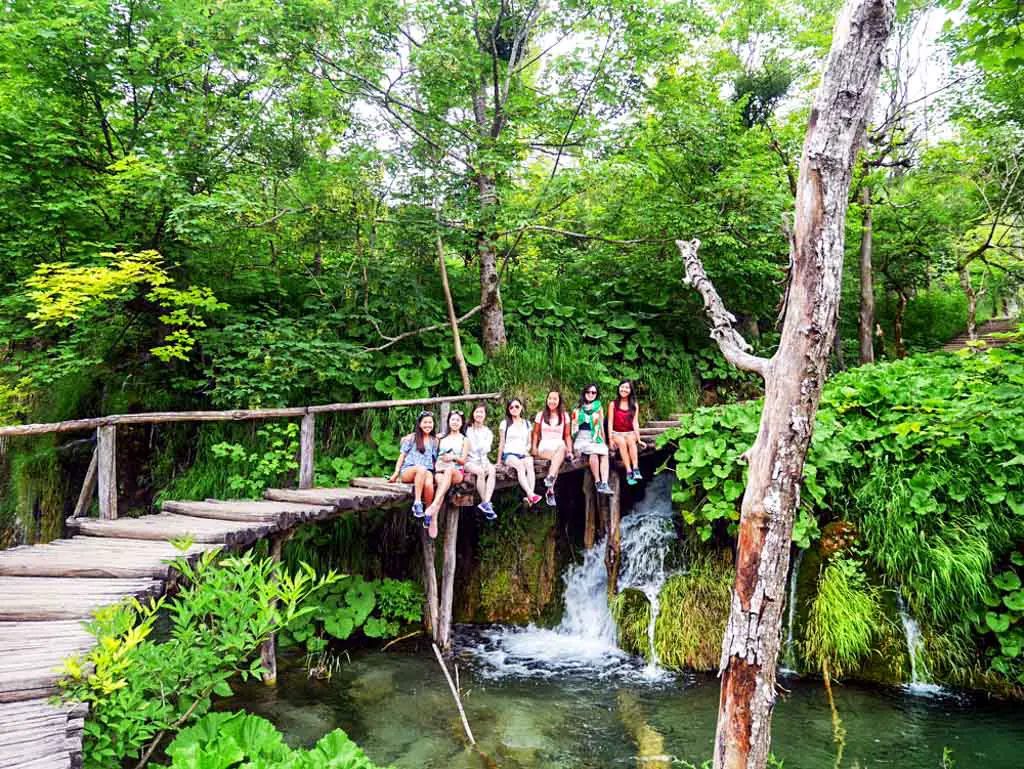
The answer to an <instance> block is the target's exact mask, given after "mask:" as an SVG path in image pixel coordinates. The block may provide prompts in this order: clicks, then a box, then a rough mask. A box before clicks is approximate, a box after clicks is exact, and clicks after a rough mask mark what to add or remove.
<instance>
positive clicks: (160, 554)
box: [0, 537, 216, 578]
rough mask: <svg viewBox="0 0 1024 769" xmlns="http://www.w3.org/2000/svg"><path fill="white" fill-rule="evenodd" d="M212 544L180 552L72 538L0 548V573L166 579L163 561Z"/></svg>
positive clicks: (166, 545)
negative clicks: (43, 543)
mask: <svg viewBox="0 0 1024 769" xmlns="http://www.w3.org/2000/svg"><path fill="white" fill-rule="evenodd" d="M213 547H216V545H212V544H200V543H195V544H193V545H192V546H191V547H190V548H189V549H188V550H187V551H185V553H182V552H181V551H179V550H178V549H177V548H175V547H174V546H173V545H170V544H169V543H165V542H154V541H148V540H135V539H99V538H95V537H75V538H73V539H69V540H68V539H65V540H54V541H53V542H50V543H48V544H46V545H34V546H31V547H29V546H25V547H15V548H10V549H8V550H4V551H0V576H16V577H31V576H35V577H117V578H123V577H154V578H166V577H167V575H168V573H169V572H170V566H169V565H168V563H166V562H168V561H171V560H173V559H175V558H178V557H181V556H182V555H184V556H185V557H189V558H194V557H195V556H197V555H198V554H199V553H201V552H203V551H205V550H209V549H211V548H213Z"/></svg>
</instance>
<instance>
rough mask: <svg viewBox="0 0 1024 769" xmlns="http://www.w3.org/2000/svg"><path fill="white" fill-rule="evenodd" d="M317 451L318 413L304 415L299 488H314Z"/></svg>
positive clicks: (301, 429) (300, 439)
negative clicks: (315, 454)
mask: <svg viewBox="0 0 1024 769" xmlns="http://www.w3.org/2000/svg"><path fill="white" fill-rule="evenodd" d="M315 451H316V414H306V415H305V416H304V417H302V426H301V428H300V431H299V488H300V489H311V488H313V474H314V468H315V466H314V462H313V460H314V453H315Z"/></svg>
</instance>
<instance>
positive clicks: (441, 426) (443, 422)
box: [434, 403, 452, 435]
mask: <svg viewBox="0 0 1024 769" xmlns="http://www.w3.org/2000/svg"><path fill="white" fill-rule="evenodd" d="M451 413H452V404H450V403H442V404H441V415H440V418H439V419H440V421H438V423H437V424H436V425H434V434H435V435H440V434H441V433H443V432H444V431H445V430H447V429H448V415H449V414H451Z"/></svg>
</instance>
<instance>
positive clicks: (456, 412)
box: [448, 409, 464, 418]
mask: <svg viewBox="0 0 1024 769" xmlns="http://www.w3.org/2000/svg"><path fill="white" fill-rule="evenodd" d="M453 414H458V415H459V416H460V417H461V416H464V414H463V413H462V412H461V411H459V410H458V409H452V410H451V411H450V412H448V417H449V418H451V416H452V415H453Z"/></svg>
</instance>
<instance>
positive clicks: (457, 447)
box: [423, 411, 469, 538]
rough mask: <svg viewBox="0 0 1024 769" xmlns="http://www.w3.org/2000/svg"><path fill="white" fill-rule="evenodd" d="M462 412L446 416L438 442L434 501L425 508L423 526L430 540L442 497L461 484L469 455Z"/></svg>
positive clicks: (435, 532)
mask: <svg viewBox="0 0 1024 769" xmlns="http://www.w3.org/2000/svg"><path fill="white" fill-rule="evenodd" d="M462 424H463V420H462V412H461V411H452V412H451V413H449V414H448V424H447V425H445V432H444V435H442V436H441V440H440V441H439V442H438V447H437V450H438V453H437V463H436V465H435V466H434V486H435V490H434V501H433V502H432V503H431V504H430V505H429V506H428V507H427V510H426V513H427V515H426V517H425V518H424V519H423V525H424V526H426V527H427V528H428V530H429V534H430V536H431V538H434V537H437V513H438V511H439V510H440V509H441V503H442V502H443V501H444V495H445V494H447V493H448V489H450V488H451V487H452V486H455V485H457V484H460V483H462V478H463V476H464V473H463V471H462V468H463V467H464V466H465V464H466V457H467V455H468V454H469V443H468V441H466V436H465V435H464V434H463V433H462Z"/></svg>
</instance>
